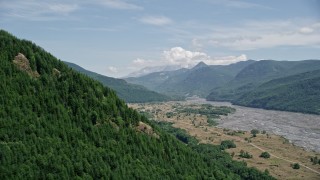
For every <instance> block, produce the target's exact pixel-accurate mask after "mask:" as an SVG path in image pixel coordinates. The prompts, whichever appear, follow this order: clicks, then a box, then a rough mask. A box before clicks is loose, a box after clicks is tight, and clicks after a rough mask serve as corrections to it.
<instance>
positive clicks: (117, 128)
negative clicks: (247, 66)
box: [0, 30, 274, 179]
mask: <svg viewBox="0 0 320 180" xmlns="http://www.w3.org/2000/svg"><path fill="white" fill-rule="evenodd" d="M0 42H1V43H0V49H1V51H0V79H1V83H0V124H1V126H0V172H1V173H0V178H1V179H73V178H74V179H274V178H272V177H270V176H269V175H268V174H267V173H261V172H260V171H258V170H256V169H254V168H248V167H246V165H245V164H244V163H242V162H236V161H233V160H232V158H231V156H230V155H228V154H227V153H225V152H223V151H221V148H220V147H219V146H212V145H207V146H203V145H195V146H194V147H193V146H189V145H186V144H184V143H182V142H181V141H178V140H177V139H176V138H175V137H174V136H172V135H169V134H167V133H165V132H164V131H162V130H161V129H159V128H158V127H157V126H156V125H155V124H153V123H151V122H150V121H149V120H148V119H147V118H146V117H144V116H141V115H140V114H138V112H136V111H135V110H132V109H130V108H128V107H127V106H126V104H125V103H124V101H122V100H120V99H119V98H118V97H117V95H116V94H115V92H114V91H113V90H111V89H109V88H108V87H105V86H103V85H102V84H101V83H100V82H98V81H96V80H93V79H91V78H89V77H88V76H86V75H83V74H81V73H79V72H76V71H74V70H72V69H71V68H69V67H68V66H67V65H66V64H64V63H63V62H62V61H60V60H58V59H56V58H55V57H54V56H52V55H51V54H50V53H47V52H46V51H45V50H43V49H42V48H41V47H39V46H37V45H35V44H33V43H32V42H30V41H26V40H20V39H17V38H16V37H14V36H12V35H11V34H9V33H7V32H6V31H4V30H0Z"/></svg>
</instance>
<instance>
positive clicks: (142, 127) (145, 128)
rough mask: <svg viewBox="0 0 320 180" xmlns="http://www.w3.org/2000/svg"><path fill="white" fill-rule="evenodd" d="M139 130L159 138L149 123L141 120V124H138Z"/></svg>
mask: <svg viewBox="0 0 320 180" xmlns="http://www.w3.org/2000/svg"><path fill="white" fill-rule="evenodd" d="M137 130H138V131H140V132H143V133H145V134H148V135H150V136H153V137H156V138H159V135H158V134H157V133H155V132H154V131H153V129H152V127H151V126H149V125H148V124H146V123H143V122H141V121H140V122H139V125H138V126H137Z"/></svg>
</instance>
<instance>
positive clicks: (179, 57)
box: [163, 47, 210, 67]
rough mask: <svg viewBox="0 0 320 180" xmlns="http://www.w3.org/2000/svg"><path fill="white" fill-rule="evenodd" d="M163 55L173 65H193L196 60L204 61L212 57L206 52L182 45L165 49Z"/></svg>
mask: <svg viewBox="0 0 320 180" xmlns="http://www.w3.org/2000/svg"><path fill="white" fill-rule="evenodd" d="M163 56H164V58H165V60H166V62H167V63H169V64H172V65H182V66H183V67H188V66H189V65H193V64H194V62H195V61H198V62H199V61H203V60H207V59H210V56H208V55H207V54H206V53H204V52H197V51H195V52H192V51H187V50H185V49H183V48H182V47H173V48H171V49H170V50H169V51H163Z"/></svg>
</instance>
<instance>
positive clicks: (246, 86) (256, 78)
mask: <svg viewBox="0 0 320 180" xmlns="http://www.w3.org/2000/svg"><path fill="white" fill-rule="evenodd" d="M317 69H320V61H318V60H304V61H274V60H263V61H256V62H254V63H252V64H250V65H248V66H247V67H245V68H243V69H242V70H241V71H240V72H239V73H238V74H237V75H236V76H235V77H234V78H233V79H232V80H231V81H230V82H228V83H226V84H225V85H223V86H221V87H217V88H215V89H213V90H212V92H211V93H210V94H209V95H208V96H207V100H215V101H234V100H236V99H237V98H240V97H241V96H242V95H244V94H246V93H249V92H250V91H252V90H254V89H255V88H256V87H258V86H259V85H261V84H263V83H265V82H267V81H270V80H272V79H276V78H281V77H286V76H290V75H295V74H299V73H304V72H308V71H313V70H317Z"/></svg>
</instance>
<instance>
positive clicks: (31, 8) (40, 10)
mask: <svg viewBox="0 0 320 180" xmlns="http://www.w3.org/2000/svg"><path fill="white" fill-rule="evenodd" d="M88 5H95V6H99V7H105V8H112V9H119V10H142V9H143V7H141V6H138V5H135V4H131V3H127V2H126V1H124V0H92V1H85V0H78V1H73V0H65V1H62V0H56V1H51V0H27V1H26V0H11V1H10V2H6V3H4V2H3V1H0V10H1V12H0V15H2V16H5V17H9V18H20V19H25V20H30V21H50V20H66V17H67V16H68V15H69V14H71V13H73V12H75V11H77V10H79V9H81V8H85V7H86V6H88Z"/></svg>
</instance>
